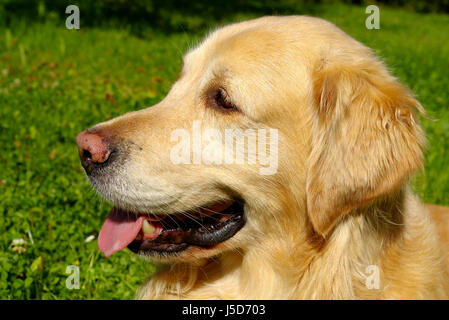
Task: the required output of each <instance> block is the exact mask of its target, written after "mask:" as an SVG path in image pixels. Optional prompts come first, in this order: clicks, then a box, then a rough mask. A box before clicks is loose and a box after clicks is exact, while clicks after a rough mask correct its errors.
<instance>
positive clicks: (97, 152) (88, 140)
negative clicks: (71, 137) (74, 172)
mask: <svg viewBox="0 0 449 320" xmlns="http://www.w3.org/2000/svg"><path fill="white" fill-rule="evenodd" d="M76 143H77V144H78V153H79V156H80V159H81V164H82V165H83V167H84V169H85V170H86V172H87V173H88V174H89V173H91V172H92V171H93V170H94V169H95V168H97V167H99V166H102V165H104V164H105V163H106V162H108V160H109V159H110V157H111V154H112V152H113V148H112V146H111V145H110V144H109V142H108V141H107V139H106V138H105V137H104V136H102V135H101V134H100V133H99V132H96V131H93V130H84V131H83V132H81V133H79V134H78V136H77V137H76Z"/></svg>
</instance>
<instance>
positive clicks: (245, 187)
mask: <svg viewBox="0 0 449 320" xmlns="http://www.w3.org/2000/svg"><path fill="white" fill-rule="evenodd" d="M415 110H419V111H421V106H420V104H419V103H418V102H417V101H416V100H415V99H414V98H413V96H412V95H411V94H410V92H409V91H408V90H407V89H406V88H405V87H403V86H402V85H401V84H399V83H398V81H397V80H396V79H395V78H393V77H392V76H391V75H390V74H389V73H388V71H387V70H386V68H385V67H384V65H383V64H382V63H381V62H379V61H378V60H377V59H376V58H375V56H374V55H373V54H372V52H371V51H370V50H369V49H368V48H366V47H365V46H363V45H362V44H360V43H358V42H357V41H355V40H354V39H352V38H350V37H349V36H347V35H346V34H345V33H343V32H342V31H341V30H339V29H338V28H336V27H335V26H334V25H332V24H330V23H328V22H326V21H323V20H321V19H317V18H309V17H265V18H260V19H256V20H252V21H247V22H242V23H238V24H233V25H230V26H227V27H224V28H222V29H219V30H217V31H215V32H213V33H212V34H211V35H209V36H208V37H207V38H206V40H205V41H204V42H202V43H201V44H200V45H199V46H198V47H197V48H195V49H193V50H191V51H189V52H188V53H187V54H186V55H185V57H184V65H183V68H182V71H181V73H180V76H179V79H178V80H177V81H176V82H175V83H174V85H173V86H172V88H171V90H170V92H169V93H168V95H167V96H166V97H165V99H163V100H162V101H161V102H160V103H158V104H157V105H155V106H152V107H150V108H147V109H143V110H139V111H135V112H131V113H128V114H125V115H123V116H121V117H118V118H116V119H112V120H110V121H107V122H104V123H100V124H97V125H96V126H94V127H93V128H91V129H89V130H86V131H83V132H82V133H80V134H79V135H78V137H77V142H78V146H79V152H80V157H81V160H82V163H83V166H84V167H85V169H86V172H87V174H88V177H89V179H90V181H91V183H92V185H93V187H94V188H95V189H96V190H97V191H98V192H99V193H100V194H101V195H102V196H103V197H105V198H106V199H108V200H110V201H111V202H113V203H114V204H115V208H114V209H113V211H112V212H111V214H110V215H109V217H108V219H107V221H106V222H105V225H104V226H103V229H102V231H101V232H100V237H99V245H100V249H102V251H103V252H105V254H106V255H110V254H112V253H113V252H115V251H117V250H120V249H122V248H124V247H126V246H128V247H129V248H130V249H131V250H133V251H135V252H138V253H141V254H145V255H150V256H154V257H161V258H167V259H183V260H186V259H196V258H202V257H209V256H213V255H217V254H219V253H221V252H223V251H226V250H231V249H241V250H243V251H244V250H246V249H249V248H250V247H254V246H257V244H258V243H260V242H261V241H267V240H270V239H272V240H273V241H275V240H276V239H279V238H280V237H283V238H288V239H293V240H294V239H295V238H297V237H306V236H307V235H305V234H304V235H301V234H300V235H298V233H300V232H301V231H304V230H307V229H311V230H313V232H315V233H317V234H319V235H321V236H324V237H325V236H326V235H327V234H328V233H329V232H331V230H332V229H333V228H334V227H335V225H336V224H337V223H338V221H340V219H341V218H342V217H344V216H345V215H346V214H347V213H348V212H350V211H351V210H354V209H356V208H359V207H362V206H366V205H369V204H370V203H372V202H373V201H376V200H377V199H379V198H382V197H383V196H385V195H387V194H389V193H391V192H393V191H395V190H398V189H400V188H401V187H402V185H403V184H404V182H405V181H406V179H407V178H408V177H409V175H410V174H411V173H412V172H414V171H415V170H417V169H418V168H420V166H421V164H422V152H421V148H422V146H423V144H424V138H423V133H422V131H421V129H420V126H419V124H418V120H417V117H416V115H415V113H414V111H415Z"/></svg>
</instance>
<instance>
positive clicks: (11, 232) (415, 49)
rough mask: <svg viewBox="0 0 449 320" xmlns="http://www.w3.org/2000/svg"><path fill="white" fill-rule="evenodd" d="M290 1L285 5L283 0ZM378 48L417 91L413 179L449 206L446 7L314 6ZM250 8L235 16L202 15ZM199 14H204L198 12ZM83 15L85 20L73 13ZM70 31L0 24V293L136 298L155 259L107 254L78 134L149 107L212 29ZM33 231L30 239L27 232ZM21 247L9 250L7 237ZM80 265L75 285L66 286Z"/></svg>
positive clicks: (101, 207) (427, 196) (430, 198)
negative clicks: (369, 21)
mask: <svg viewBox="0 0 449 320" xmlns="http://www.w3.org/2000/svg"><path fill="white" fill-rule="evenodd" d="M289 8H290V7H289ZM307 10H308V11H304V9H302V10H298V11H295V10H293V11H291V12H290V13H292V14H293V13H298V14H315V15H319V16H321V17H323V18H325V19H328V20H330V21H333V22H335V23H336V24H337V25H338V26H340V27H341V28H343V29H344V30H345V31H346V32H348V33H349V34H350V35H351V36H353V37H355V38H356V39H358V40H360V41H362V42H363V43H365V44H366V45H368V46H370V47H371V48H373V49H375V50H376V52H377V53H378V55H380V56H381V57H382V58H383V59H384V60H385V61H386V62H387V64H388V65H389V66H390V68H391V69H392V71H393V73H394V74H395V75H396V76H398V77H399V78H400V79H401V80H402V81H403V82H404V83H406V84H407V85H408V86H409V87H410V88H411V89H412V90H413V91H414V92H415V93H416V94H417V96H418V99H419V100H420V101H421V103H422V104H423V106H424V107H425V109H426V110H427V111H428V114H429V116H430V117H431V118H432V119H434V120H435V121H429V120H425V119H423V126H424V128H425V131H426V133H427V137H428V141H429V147H428V150H427V152H426V171H425V173H422V174H420V175H418V177H417V178H416V179H414V188H415V190H416V191H417V192H418V193H419V195H420V197H421V198H422V199H423V200H424V201H427V202H433V203H439V204H444V205H449V197H448V195H449V169H448V165H449V161H448V158H449V108H448V106H449V91H448V90H447V88H448V87H449V76H448V70H449V16H448V15H436V14H431V15H421V14H416V13H411V12H406V11H401V10H399V9H388V8H383V7H382V8H381V29H380V30H367V29H365V27H364V25H365V24H364V20H365V18H366V16H367V15H366V14H365V13H364V8H360V7H351V6H343V5H338V6H332V7H326V6H320V7H310V8H309V9H307ZM253 17H256V15H255V14H249V13H245V14H239V13H238V14H235V15H231V16H228V17H227V18H226V21H225V20H222V21H210V22H209V21H208V22H207V23H206V25H208V26H209V27H210V28H213V27H215V26H217V24H222V23H224V22H227V21H235V20H239V19H240V20H242V19H247V18H253ZM204 19H207V17H204ZM81 21H82V20H81ZM81 27H82V28H81V30H79V31H76V30H67V29H65V27H64V22H63V21H58V20H54V19H53V20H49V21H47V22H38V23H32V22H30V21H16V22H14V23H12V24H11V25H10V26H9V27H8V28H5V27H4V28H1V29H0V119H1V121H0V145H1V152H0V163H1V164H2V170H0V217H1V221H0V298H2V299H35V298H39V299H132V298H133V297H134V293H135V290H136V288H137V286H138V284H140V283H141V282H142V281H143V280H144V279H145V278H147V277H149V276H151V274H152V273H153V272H154V269H155V268H154V266H153V265H151V264H148V263H146V262H144V261H141V260H139V259H138V258H137V257H135V256H134V255H132V254H131V253H130V252H127V251H121V252H119V253H116V254H114V255H113V256H112V257H111V258H109V259H106V258H105V257H104V256H103V255H102V254H101V253H100V252H99V250H98V248H97V244H96V241H92V242H89V243H86V242H85V239H86V237H88V236H89V235H95V236H97V235H98V231H99V229H100V227H101V225H102V223H103V221H104V219H105V217H106V215H107V212H108V211H109V210H110V208H111V204H109V203H106V202H104V201H102V200H101V199H100V198H99V197H98V196H97V195H96V194H95V192H94V191H92V189H91V188H90V186H89V183H88V182H87V180H86V178H85V176H84V174H83V172H82V169H81V167H80V164H79V160H78V155H77V149H76V145H75V141H74V140H75V136H76V134H77V133H78V132H80V131H81V130H83V129H86V128H88V127H90V126H92V125H93V124H95V123H98V122H100V121H103V120H105V119H109V118H112V117H115V116H118V115H120V114H123V113H125V112H127V111H131V110H137V109H140V108H143V107H145V106H150V105H152V104H154V103H156V102H158V101H159V100H161V99H162V98H163V97H164V95H165V94H166V93H167V92H168V90H169V88H170V85H171V83H172V82H173V81H174V80H175V79H176V77H177V74H178V72H179V69H180V67H181V54H182V53H183V52H185V50H186V49H187V48H188V47H190V46H192V45H193V44H194V43H196V42H197V41H198V40H199V39H200V37H201V36H202V35H204V34H205V33H206V32H207V31H208V28H201V29H200V30H199V31H198V32H195V33H186V32H183V33H166V32H163V31H162V30H161V29H152V28H151V27H150V26H148V27H145V28H144V29H143V31H141V32H140V33H139V37H137V36H135V33H134V32H133V31H132V30H133V29H132V28H128V27H127V26H122V27H120V28H117V27H115V28H111V27H108V28H107V27H103V28H101V27H95V28H94V27H83V25H82V26H81ZM30 236H32V239H33V241H31V238H30ZM18 238H22V239H24V240H26V241H27V246H26V251H24V252H22V253H18V252H16V251H14V250H13V249H12V246H11V242H12V241H13V239H18ZM68 265H77V266H79V268H80V286H81V288H80V289H79V290H69V289H67V288H66V286H65V282H66V278H67V276H68V275H67V274H66V273H65V271H66V268H67V266H68Z"/></svg>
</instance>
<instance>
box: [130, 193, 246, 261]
mask: <svg viewBox="0 0 449 320" xmlns="http://www.w3.org/2000/svg"><path fill="white" fill-rule="evenodd" d="M218 214H221V215H222V216H221V217H224V218H225V219H222V220H221V221H220V220H218V222H216V221H214V220H213V219H217V218H216V217H213V215H212V216H210V217H207V218H206V221H205V222H204V224H203V225H201V226H197V227H195V226H193V225H192V224H193V222H191V224H190V227H187V228H184V229H183V228H176V229H168V230H167V229H166V230H164V231H162V232H161V234H160V235H159V236H158V237H157V238H155V239H152V240H143V241H139V240H134V241H133V242H131V243H130V244H129V245H128V248H129V249H130V250H131V251H133V252H134V253H139V254H151V253H164V254H165V255H167V254H172V253H179V252H181V251H184V250H186V249H187V248H188V247H190V246H192V245H193V246H197V247H201V248H204V249H207V248H210V247H213V246H214V245H217V244H219V243H221V242H224V241H226V240H228V239H230V238H231V237H233V236H234V235H235V234H236V233H237V232H238V231H239V230H240V229H241V228H242V227H243V226H244V225H245V222H246V221H245V217H244V205H243V203H242V202H238V201H235V202H234V203H233V204H232V205H230V206H229V207H227V208H226V209H225V210H223V211H222V212H219V213H218ZM218 214H216V215H218ZM208 223H209V224H208Z"/></svg>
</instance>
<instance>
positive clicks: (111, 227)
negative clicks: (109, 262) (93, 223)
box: [98, 208, 144, 258]
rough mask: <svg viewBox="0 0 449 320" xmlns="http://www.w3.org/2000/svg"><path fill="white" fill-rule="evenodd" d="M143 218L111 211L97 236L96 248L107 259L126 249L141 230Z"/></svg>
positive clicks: (117, 210)
mask: <svg viewBox="0 0 449 320" xmlns="http://www.w3.org/2000/svg"><path fill="white" fill-rule="evenodd" d="M143 220H144V217H143V216H140V217H137V216H136V215H134V214H131V213H127V212H123V211H120V210H119V209H116V208H114V209H112V211H111V212H110V213H109V216H108V218H107V219H106V221H105V222H104V224H103V227H102V228H101V230H100V234H99V236H98V248H100V250H101V251H102V252H103V253H104V255H105V256H106V258H109V257H110V256H111V255H112V254H113V253H114V252H116V251H119V250H122V249H123V248H126V247H127V246H128V244H130V243H131V242H133V240H134V239H135V238H136V236H137V234H138V233H139V231H140V230H141V229H142V224H143Z"/></svg>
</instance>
